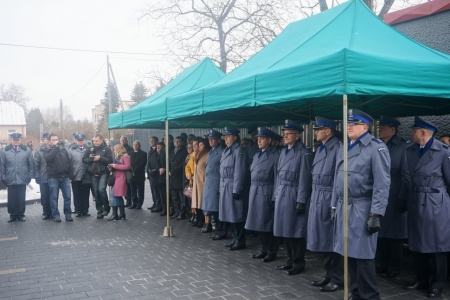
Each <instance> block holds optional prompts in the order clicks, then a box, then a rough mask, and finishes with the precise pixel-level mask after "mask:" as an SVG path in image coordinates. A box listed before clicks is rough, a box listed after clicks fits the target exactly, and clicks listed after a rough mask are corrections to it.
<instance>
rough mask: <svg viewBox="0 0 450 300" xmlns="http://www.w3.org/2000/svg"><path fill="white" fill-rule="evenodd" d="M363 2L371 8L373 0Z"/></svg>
mask: <svg viewBox="0 0 450 300" xmlns="http://www.w3.org/2000/svg"><path fill="white" fill-rule="evenodd" d="M364 3H366V5H367V6H368V7H369V8H370V10H373V0H364Z"/></svg>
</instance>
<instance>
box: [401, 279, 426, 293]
mask: <svg viewBox="0 0 450 300" xmlns="http://www.w3.org/2000/svg"><path fill="white" fill-rule="evenodd" d="M403 288H404V289H405V290H407V291H418V290H426V289H428V284H426V283H419V282H417V281H414V282H413V283H411V284H408V285H405V286H404V287H403Z"/></svg>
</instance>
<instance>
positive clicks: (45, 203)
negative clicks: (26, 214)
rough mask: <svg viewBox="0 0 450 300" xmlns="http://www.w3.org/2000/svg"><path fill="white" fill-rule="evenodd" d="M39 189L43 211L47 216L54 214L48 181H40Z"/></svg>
mask: <svg viewBox="0 0 450 300" xmlns="http://www.w3.org/2000/svg"><path fill="white" fill-rule="evenodd" d="M39 190H40V191H41V204H42V212H43V213H44V215H45V216H47V217H51V216H52V209H51V208H50V188H49V187H48V183H47V182H45V183H40V184H39Z"/></svg>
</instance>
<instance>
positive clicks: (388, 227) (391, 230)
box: [378, 135, 411, 239]
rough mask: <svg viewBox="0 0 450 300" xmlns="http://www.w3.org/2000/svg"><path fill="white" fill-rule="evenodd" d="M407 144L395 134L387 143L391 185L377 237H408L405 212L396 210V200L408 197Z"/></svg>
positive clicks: (409, 184)
mask: <svg viewBox="0 0 450 300" xmlns="http://www.w3.org/2000/svg"><path fill="white" fill-rule="evenodd" d="M407 146H408V144H407V143H406V142H405V141H404V140H402V139H401V138H400V137H398V136H397V135H395V136H393V137H392V138H391V140H390V141H389V142H388V143H387V147H388V150H389V156H390V157H391V187H390V188H389V200H388V206H387V207H386V212H385V213H384V216H383V217H382V218H381V220H380V223H381V228H380V231H379V232H378V238H389V239H406V238H407V237H408V231H407V224H406V221H407V220H406V217H407V213H406V212H404V213H401V212H400V211H399V210H398V202H399V201H398V200H399V199H403V200H407V199H408V193H409V189H410V187H411V180H410V178H409V174H408V165H407V163H406V148H407Z"/></svg>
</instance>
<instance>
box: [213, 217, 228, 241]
mask: <svg viewBox="0 0 450 300" xmlns="http://www.w3.org/2000/svg"><path fill="white" fill-rule="evenodd" d="M211 217H213V218H214V221H215V222H216V232H215V235H216V236H218V237H226V236H227V232H228V224H227V222H222V221H220V220H219V212H218V211H214V212H211Z"/></svg>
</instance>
